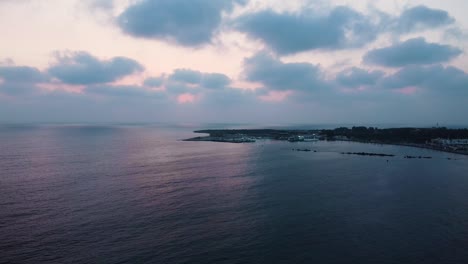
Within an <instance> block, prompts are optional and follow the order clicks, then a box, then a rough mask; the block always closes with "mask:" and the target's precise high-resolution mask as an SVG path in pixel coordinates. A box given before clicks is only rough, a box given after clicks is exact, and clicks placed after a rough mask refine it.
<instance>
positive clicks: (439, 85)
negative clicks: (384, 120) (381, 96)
mask: <svg viewBox="0 0 468 264" xmlns="http://www.w3.org/2000/svg"><path fill="white" fill-rule="evenodd" d="M380 84H381V86H382V87H383V88H387V89H401V88H407V87H419V88H425V89H429V90H433V91H440V92H442V93H443V94H445V95H450V94H453V93H455V94H459V93H460V92H462V93H466V94H468V74H466V73H465V72H464V71H462V70H460V69H458V68H455V67H452V66H447V67H445V66H442V65H430V66H419V65H412V66H407V67H404V68H402V69H401V70H399V71H398V72H396V73H395V74H393V75H390V76H388V77H386V78H384V79H382V81H381V82H380Z"/></svg>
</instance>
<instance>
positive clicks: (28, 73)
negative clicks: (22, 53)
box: [0, 61, 49, 95]
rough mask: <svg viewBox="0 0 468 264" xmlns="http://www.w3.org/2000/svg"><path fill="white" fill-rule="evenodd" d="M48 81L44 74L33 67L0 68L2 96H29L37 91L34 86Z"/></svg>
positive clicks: (0, 91)
mask: <svg viewBox="0 0 468 264" xmlns="http://www.w3.org/2000/svg"><path fill="white" fill-rule="evenodd" d="M10 62H11V63H12V61H10ZM48 80H49V78H48V76H47V75H46V74H44V73H42V72H41V71H39V70H38V69H37V68H34V67H28V66H0V93H3V94H8V95H22V94H30V93H33V92H34V91H35V90H36V89H37V86H36V84H38V83H44V82H47V81H48Z"/></svg>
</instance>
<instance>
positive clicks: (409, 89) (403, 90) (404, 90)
mask: <svg viewBox="0 0 468 264" xmlns="http://www.w3.org/2000/svg"><path fill="white" fill-rule="evenodd" d="M395 92H396V93H399V94H405V95H412V94H415V93H417V92H419V88H418V87H415V86H408V87H405V88H401V89H397V90H395Z"/></svg>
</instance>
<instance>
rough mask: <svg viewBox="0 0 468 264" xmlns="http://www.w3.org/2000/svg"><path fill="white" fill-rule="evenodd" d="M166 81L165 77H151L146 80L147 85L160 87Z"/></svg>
mask: <svg viewBox="0 0 468 264" xmlns="http://www.w3.org/2000/svg"><path fill="white" fill-rule="evenodd" d="M163 83H164V77H150V78H146V79H145V81H144V83H143V84H144V85H145V86H149V87H160V86H161V85H162V84H163Z"/></svg>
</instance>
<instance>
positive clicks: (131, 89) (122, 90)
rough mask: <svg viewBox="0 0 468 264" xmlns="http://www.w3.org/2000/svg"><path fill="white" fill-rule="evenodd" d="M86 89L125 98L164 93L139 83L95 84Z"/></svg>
mask: <svg viewBox="0 0 468 264" xmlns="http://www.w3.org/2000/svg"><path fill="white" fill-rule="evenodd" d="M84 91H85V93H87V94H95V95H103V96H110V97H124V98H131V97H141V98H161V97H163V96H162V95H163V94H164V93H162V92H157V91H152V90H149V89H146V88H144V87H141V86H137V85H93V86H88V87H86V88H85V90H84Z"/></svg>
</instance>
